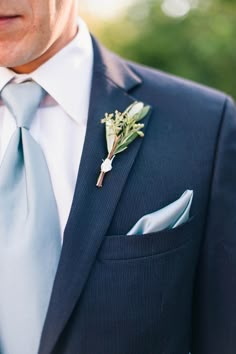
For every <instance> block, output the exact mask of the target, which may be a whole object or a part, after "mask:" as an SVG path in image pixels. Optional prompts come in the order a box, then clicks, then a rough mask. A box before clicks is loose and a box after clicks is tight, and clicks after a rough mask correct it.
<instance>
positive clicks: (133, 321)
mask: <svg viewBox="0 0 236 354" xmlns="http://www.w3.org/2000/svg"><path fill="white" fill-rule="evenodd" d="M94 52H95V64H94V72H93V83H92V93H91V104H90V111H89V118H88V126H87V133H86V139H85V144H84V149H83V155H82V160H81V164H80V168H79V171H78V180H77V185H76V190H75V194H74V199H73V205H72V209H71V212H70V216H69V220H68V223H67V226H66V229H65V235H64V245H63V249H62V254H61V259H60V264H59V268H58V272H57V275H56V280H55V283H54V288H53V294H52V298H51V302H50V306H49V310H48V314H47V318H46V322H45V325H44V330H43V334H42V338H41V345H40V350H39V354H188V353H189V352H190V351H191V353H192V354H235V353H236V111H235V107H234V104H233V102H232V100H231V99H230V98H229V97H227V96H226V95H224V94H222V93H219V92H217V91H214V90H211V89H208V88H205V87H202V86H200V85H197V84H194V83H191V82H188V81H184V80H181V79H179V78H176V77H173V76H170V75H167V74H164V73H161V72H159V71H156V70H153V69H149V68H145V67H143V66H140V65H137V64H133V63H130V62H127V61H125V60H123V59H121V58H119V57H117V56H116V55H114V54H112V53H110V52H109V51H107V50H106V49H104V48H103V47H102V46H101V45H100V44H98V43H97V42H96V41H95V40H94ZM78 80H79V78H78ZM135 100H141V101H143V102H145V103H146V104H149V105H151V106H152V110H151V112H150V113H149V115H148V116H147V117H146V118H145V120H144V123H145V137H144V138H143V139H141V138H139V139H136V141H135V142H133V143H132V144H131V145H130V146H129V148H128V149H127V150H126V151H125V152H123V153H121V154H119V155H118V156H117V157H116V158H115V160H114V163H113V170H112V171H111V172H110V173H109V174H107V176H106V178H105V181H104V186H103V188H101V189H98V188H96V180H97V177H98V173H99V170H100V164H101V162H102V159H103V158H105V157H106V155H107V151H106V140H105V130H104V125H102V124H101V123H100V119H101V118H103V116H104V113H105V112H113V111H114V110H116V109H118V110H120V111H123V110H124V109H125V108H126V107H127V106H128V105H130V104H131V103H132V102H134V101H135ZM186 189H192V190H193V191H194V199H193V205H192V209H191V218H190V220H189V222H187V223H186V224H184V225H182V226H180V227H178V228H176V229H173V230H167V231H161V232H156V233H152V234H145V235H143V236H140V237H138V236H130V237H127V236H126V233H127V232H128V230H129V229H130V228H131V227H132V226H133V225H134V224H135V223H136V222H137V220H138V219H139V218H141V217H142V216H143V215H144V214H147V213H151V212H153V211H156V210H158V209H160V208H162V207H164V206H166V205H167V204H169V203H171V202H173V201H174V200H176V199H177V198H178V197H179V196H180V195H181V194H182V193H183V192H184V191H185V190H186Z"/></svg>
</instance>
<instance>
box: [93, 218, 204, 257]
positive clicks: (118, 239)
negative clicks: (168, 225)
mask: <svg viewBox="0 0 236 354" xmlns="http://www.w3.org/2000/svg"><path fill="white" fill-rule="evenodd" d="M196 233H197V228H196V218H195V217H192V218H191V219H190V220H189V221H187V222H186V223H184V224H182V225H180V226H178V227H177V228H175V229H168V230H163V231H158V232H153V233H148V234H143V235H130V236H127V235H108V236H106V237H105V239H104V242H103V244H102V247H101V249H100V252H99V255H98V258H99V259H100V260H104V261H106V260H107V261H109V260H110V261H112V260H113V261H125V260H132V259H133V260H137V259H139V258H140V259H142V258H147V257H155V256H157V255H161V254H164V253H167V252H171V251H172V250H176V249H178V248H180V247H181V246H183V245H185V244H186V243H188V242H191V241H192V240H194V239H196V238H198V236H199V235H196Z"/></svg>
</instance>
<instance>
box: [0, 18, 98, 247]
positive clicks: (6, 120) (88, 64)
mask: <svg viewBox="0 0 236 354" xmlns="http://www.w3.org/2000/svg"><path fill="white" fill-rule="evenodd" d="M78 26H79V31H78V34H77V35H76V37H75V38H74V39H73V40H72V41H71V42H70V43H69V44H68V45H67V46H66V47H64V48H63V49H62V50H61V51H59V52H58V53H57V54H56V55H54V56H53V57H52V58H51V59H49V60H48V61H47V62H46V63H44V64H43V65H41V66H40V67H39V68H38V69H37V70H35V71H34V72H32V73H31V74H27V75H24V74H16V73H14V72H13V71H11V70H9V69H7V68H4V67H0V90H2V88H3V87H4V86H5V85H6V84H7V83H8V82H9V81H11V80H15V81H16V82H22V81H25V80H28V79H32V80H34V81H35V82H37V83H38V84H39V85H41V86H42V87H43V88H44V89H45V90H46V91H47V92H48V94H49V95H50V96H46V98H45V100H44V101H43V102H42V104H41V106H40V107H39V109H38V111H37V114H36V116H35V118H34V120H33V123H32V125H31V128H30V132H31V134H32V136H33V137H34V138H35V140H36V141H37V142H38V143H39V144H40V146H41V148H42V150H43V152H44V155H45V158H46V161H47V164H48V168H49V173H50V176H51V181H52V185H53V190H54V194H55V198H56V203H57V207H58V213H59V219H60V226H61V236H62V241H63V233H64V229H65V225H66V222H67V220H68V216H69V212H70V209H71V204H72V199H73V195H74V190H75V184H76V177H77V173H78V168H79V164H80V159H81V154H82V149H83V144H84V138H85V133H86V126H87V118H88V109H89V99H90V91H91V82H92V69H93V47H92V40H91V37H90V34H89V31H88V29H87V26H86V24H85V23H84V22H83V20H82V19H80V18H79V20H78ZM15 129H16V123H15V119H14V118H13V117H12V115H11V114H10V112H9V111H8V110H7V108H6V107H5V106H4V105H3V103H2V101H0V163H1V161H2V158H3V156H4V154H5V151H6V148H7V145H8V143H9V140H10V138H11V136H12V135H13V133H14V131H15Z"/></svg>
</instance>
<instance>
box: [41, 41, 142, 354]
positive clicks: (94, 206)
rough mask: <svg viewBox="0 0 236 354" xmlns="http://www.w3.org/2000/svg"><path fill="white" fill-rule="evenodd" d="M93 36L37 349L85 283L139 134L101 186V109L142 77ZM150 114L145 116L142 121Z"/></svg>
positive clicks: (45, 344)
mask: <svg viewBox="0 0 236 354" xmlns="http://www.w3.org/2000/svg"><path fill="white" fill-rule="evenodd" d="M93 41H94V63H95V64H94V72H93V82H92V91H91V101H90V111H89V118H88V124H87V132H86V137H85V143H84V148H83V153H82V158H81V163H80V168H79V172H78V179H77V185H76V190H75V193H74V199H73V203H72V208H71V212H70V216H69V220H68V223H67V226H66V229H65V233H64V243H63V248H62V254H61V259H60V263H59V267H58V271H57V275H56V279H55V283H54V288H53V293H52V297H51V302H50V305H49V310H48V314H47V318H46V322H45V326H44V329H43V334H42V339H41V345H40V350H39V354H49V353H51V351H52V350H53V348H54V346H55V344H56V342H57V340H58V338H59V335H60V334H61V333H62V331H63V328H64V327H65V325H66V323H67V321H68V319H69V317H70V315H71V313H72V311H73V309H74V307H75V305H76V303H77V302H78V300H79V297H80V295H81V292H82V290H83V288H84V286H85V283H86V280H87V278H88V275H89V272H90V270H91V267H92V265H93V263H94V261H95V257H96V254H97V252H98V250H99V247H100V245H101V243H102V240H103V237H104V235H105V234H106V231H107V229H108V227H109V224H110V221H111V219H112V216H113V213H114V210H115V208H116V205H117V202H118V200H119V197H120V194H121V192H122V189H123V187H124V184H125V181H126V180H127V178H128V174H129V171H130V169H131V167H132V165H133V163H134V160H135V157H136V154H137V152H138V149H139V147H140V144H141V141H142V139H137V140H136V141H135V142H133V143H132V144H131V145H130V147H129V148H128V149H127V150H126V151H125V152H124V153H121V154H120V155H118V156H117V157H115V160H114V162H113V170H112V171H111V172H109V173H108V174H107V176H106V177H105V180H104V185H103V187H102V188H101V189H99V188H97V187H96V180H97V177H98V174H99V172H100V171H99V170H100V165H101V162H102V159H104V158H105V157H106V155H107V150H106V139H105V127H104V125H102V124H101V122H100V120H101V118H103V116H104V114H105V112H109V113H110V112H113V111H114V110H116V109H118V110H120V111H123V110H124V109H125V108H126V107H127V106H128V105H130V104H131V103H132V102H133V101H134V98H132V97H131V96H129V95H128V93H127V92H128V91H129V90H130V89H131V88H134V87H135V86H137V85H139V84H140V83H141V80H140V79H139V78H138V77H137V76H136V74H134V73H133V72H132V71H131V70H130V68H129V67H127V66H126V64H125V63H124V62H123V61H122V60H120V59H118V58H117V57H116V56H115V55H113V54H111V53H109V52H108V51H106V50H105V49H104V48H101V47H100V46H99V45H98V44H97V43H96V41H95V40H93ZM147 121H148V117H146V118H145V126H146V125H147Z"/></svg>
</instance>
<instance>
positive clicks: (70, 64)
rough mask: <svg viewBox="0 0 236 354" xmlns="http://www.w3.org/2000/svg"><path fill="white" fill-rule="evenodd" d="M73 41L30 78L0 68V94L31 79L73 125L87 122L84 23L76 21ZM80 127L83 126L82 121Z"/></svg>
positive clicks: (88, 53)
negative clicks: (11, 83)
mask: <svg viewBox="0 0 236 354" xmlns="http://www.w3.org/2000/svg"><path fill="white" fill-rule="evenodd" d="M78 27H79V31H78V34H77V35H76V37H75V38H74V39H73V40H72V41H71V42H70V43H69V44H67V46H65V47H64V48H63V49H61V50H60V51H59V52H58V53H56V54H55V55H54V56H53V57H52V58H50V59H49V60H48V61H47V62H45V63H44V64H43V65H41V66H40V67H39V68H38V69H36V70H35V71H33V72H32V73H30V74H27V75H24V74H21V75H16V73H14V72H13V71H12V70H10V69H8V68H4V67H0V91H1V90H2V88H3V87H4V86H5V85H6V84H7V83H8V82H9V81H11V80H12V79H14V78H19V77H20V78H23V79H29V78H30V79H32V80H34V81H35V82H37V83H38V84H39V85H41V86H42V87H43V88H44V89H45V91H47V92H48V94H49V95H50V96H51V97H52V98H53V99H54V100H55V101H56V102H57V103H58V104H59V105H60V106H61V107H62V108H63V110H64V111H65V112H66V113H67V114H68V115H69V116H70V117H71V118H72V119H74V120H75V121H77V122H81V120H87V115H88V107H89V98H90V91H91V82H92V71H93V70H92V69H93V46H92V39H91V36H90V34H89V31H88V28H87V26H86V24H85V22H84V21H83V20H82V19H81V18H79V19H78ZM81 123H85V122H84V121H83V122H81Z"/></svg>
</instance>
